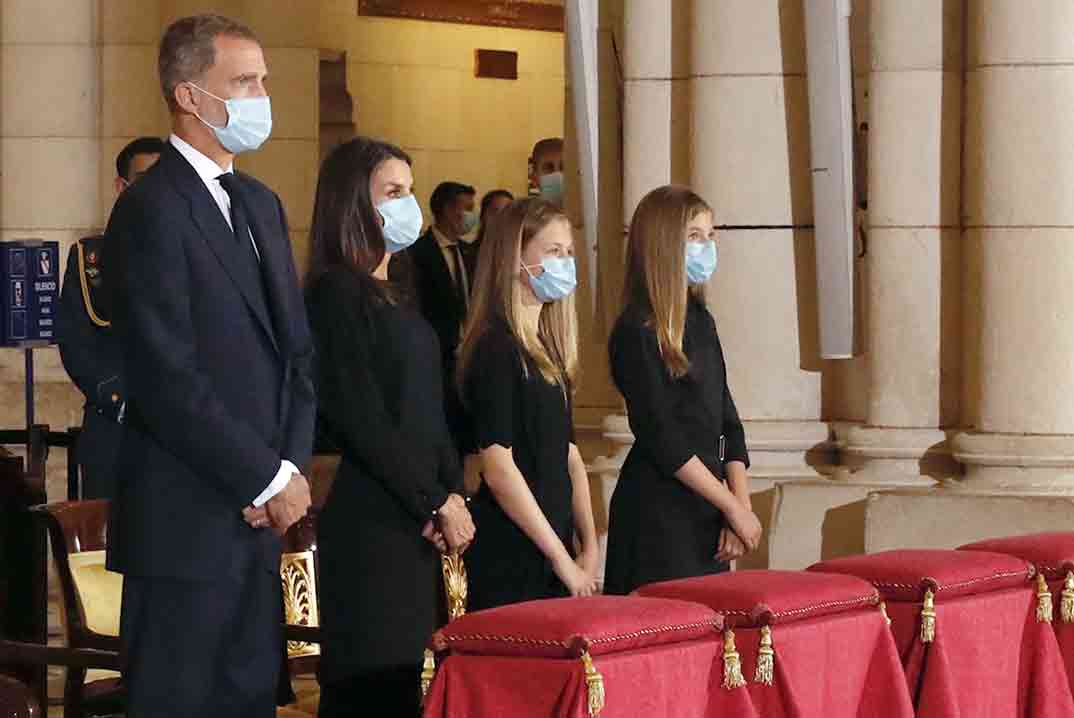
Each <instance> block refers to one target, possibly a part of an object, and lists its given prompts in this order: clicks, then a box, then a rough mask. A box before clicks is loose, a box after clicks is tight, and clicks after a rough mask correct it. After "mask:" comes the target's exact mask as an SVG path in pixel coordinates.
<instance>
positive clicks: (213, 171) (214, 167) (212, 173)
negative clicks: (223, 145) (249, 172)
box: [168, 134, 234, 185]
mask: <svg viewBox="0 0 1074 718" xmlns="http://www.w3.org/2000/svg"><path fill="white" fill-rule="evenodd" d="M168 141H169V142H171V143H172V147H174V148H175V149H177V150H179V154H181V155H182V156H183V158H184V159H186V161H187V162H189V163H190V166H191V167H193V168H194V171H195V172H197V173H198V176H199V177H201V181H202V182H204V183H205V184H206V185H208V184H209V183H210V182H214V181H215V180H216V178H217V177H219V176H220V175H222V174H224V173H226V172H232V171H234V163H231V164H228V166H227V169H223V170H222V169H220V165H218V164H216V163H215V162H213V161H212V160H211V159H209V158H208V157H206V156H205V155H204V154H202V153H201V151H200V150H197V149H195V148H194V146H193V145H191V144H190V143H189V142H187V141H186V140H184V139H183V138H181V137H179V136H178V135H174V134H173V135H172V136H171V137H169V138H168Z"/></svg>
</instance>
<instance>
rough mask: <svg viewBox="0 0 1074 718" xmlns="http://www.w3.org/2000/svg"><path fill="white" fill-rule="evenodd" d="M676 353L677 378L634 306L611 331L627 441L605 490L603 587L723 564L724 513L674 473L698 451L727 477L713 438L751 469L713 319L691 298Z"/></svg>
mask: <svg viewBox="0 0 1074 718" xmlns="http://www.w3.org/2000/svg"><path fill="white" fill-rule="evenodd" d="M683 350H684V351H685V353H686V356H687V358H688V359H689V360H690V371H689V372H688V373H687V374H686V375H685V376H683V377H682V378H680V379H677V380H675V379H672V378H671V375H670V373H668V370H667V369H666V368H665V365H664V362H663V359H662V358H661V356H660V350H659V346H658V344H657V339H656V332H655V331H654V330H653V329H652V328H650V327H649V326H647V318H646V316H644V315H643V313H642V312H641V311H639V310H638V309H637V308H634V307H629V308H628V309H627V310H626V311H625V312H624V313H623V315H622V316H620V317H619V320H618V322H617V323H616V326H615V329H614V330H613V331H612V336H611V340H610V342H609V355H610V359H611V368H612V376H613V378H614V380H615V384H616V386H617V387H618V388H619V391H620V392H621V393H622V394H623V396H624V397H625V398H626V404H627V413H628V414H629V418H630V428H631V430H632V431H633V432H634V446H633V447H631V449H630V453H629V455H628V456H627V459H626V462H625V463H624V464H623V469H622V471H621V472H620V474H619V483H618V484H617V485H616V488H615V493H614V494H613V495H612V502H611V511H610V515H609V517H608V527H609V531H608V559H607V565H606V568H605V579H604V592H605V593H610V594H627V593H630V592H631V591H633V590H634V589H636V588H638V587H639V586H643V585H645V584H647V583H652V582H654V581H664V580H670V579H675V578H685V577H687V576H700V575H704V574H710V573H718V572H720V571H724V570H726V568H727V564H726V563H723V562H717V561H716V560H715V558H714V556H715V554H716V549H717V542H718V540H719V532H720V530H721V529H722V528H723V526H724V517H723V514H722V513H720V511H719V510H717V509H716V508H715V507H714V506H712V505H711V504H710V503H709V502H708V501H706V500H705V499H703V498H702V497H701V496H699V495H697V494H696V493H694V491H693V490H692V489H690V488H689V487H688V486H686V484H684V483H682V482H681V481H680V480H679V479H677V478H676V477H675V472H676V471H678V470H679V469H680V468H681V467H682V466H683V465H684V464H685V463H686V462H687V461H689V460H690V458H691V457H693V456H697V457H698V458H699V459H700V460H701V461H702V462H704V464H705V466H707V467H708V468H709V470H710V471H712V473H713V475H714V476H716V477H718V478H719V479H720V480H721V481H725V480H726V477H725V475H724V467H723V462H721V461H720V459H719V446H720V437H721V435H722V436H723V437H724V446H725V451H724V461H742V462H744V463H745V464H746V465H747V466H748V465H749V456H748V455H747V453H746V438H745V433H744V432H743V430H742V422H741V420H740V419H739V418H738V411H737V410H736V409H735V402H734V400H733V399H732V398H731V392H730V390H729V389H728V388H727V370H726V367H725V366H724V359H723V350H722V348H721V347H720V339H719V336H718V335H717V333H716V324H715V322H713V320H712V316H711V315H710V314H709V312H708V310H707V309H706V308H705V307H704V305H703V304H701V303H700V302H698V301H696V300H694V299H692V298H691V299H690V300H689V307H688V309H687V314H686V331H685V336H684V338H683Z"/></svg>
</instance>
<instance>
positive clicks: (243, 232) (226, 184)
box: [216, 172, 276, 325]
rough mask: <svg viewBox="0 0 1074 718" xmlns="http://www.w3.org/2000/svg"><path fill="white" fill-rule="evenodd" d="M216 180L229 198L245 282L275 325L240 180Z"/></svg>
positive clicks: (269, 284) (267, 283) (231, 176)
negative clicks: (255, 294) (255, 292)
mask: <svg viewBox="0 0 1074 718" xmlns="http://www.w3.org/2000/svg"><path fill="white" fill-rule="evenodd" d="M216 179H217V181H219V182H220V186H221V187H223V188H224V191H225V192H227V194H228V197H230V198H231V229H232V230H233V231H234V233H235V241H236V242H238V243H239V247H238V249H239V256H241V257H242V258H243V261H242V262H241V265H242V271H243V272H245V273H246V275H247V281H249V282H250V283H251V284H252V286H253V287H256V290H255V291H257V292H258V294H260V296H261V300H262V301H264V302H265V305H266V309H268V312H269V315H270V321H271V322H273V324H274V325H275V323H276V312H275V307H274V304H275V302H273V301H270V298H271V297H272V294H273V292H272V281H271V278H270V277H268V276H267V270H268V267H267V266H266V265H265V263H264V262H262V261H261V258H260V256H258V253H257V252H258V250H257V249H256V248H255V246H254V235H253V233H252V232H251V231H250V223H249V222H248V221H247V219H246V217H247V212H246V205H245V203H244V202H243V199H242V197H243V195H242V189H241V187H240V184H239V183H240V182H241V180H239V178H238V177H236V176H235V174H234V173H232V172H226V173H224V174H222V175H220V176H219V177H217V178H216ZM266 292H267V294H266Z"/></svg>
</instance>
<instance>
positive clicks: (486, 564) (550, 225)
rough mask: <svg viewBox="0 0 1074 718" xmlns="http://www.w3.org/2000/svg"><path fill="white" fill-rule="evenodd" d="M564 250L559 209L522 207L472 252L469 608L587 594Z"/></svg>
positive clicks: (502, 218)
mask: <svg viewBox="0 0 1074 718" xmlns="http://www.w3.org/2000/svg"><path fill="white" fill-rule="evenodd" d="M573 246H574V244H573V239H572V238H571V228H570V223H569V222H568V221H567V218H566V216H565V215H564V214H563V213H562V212H561V211H560V210H559V209H557V208H556V207H554V206H553V205H551V204H549V203H548V202H545V201H543V200H538V199H524V200H519V201H516V202H513V203H512V204H510V205H508V206H507V207H506V208H505V209H503V210H501V211H500V212H499V213H497V214H495V215H493V217H492V219H491V221H490V222H489V227H488V232H487V233H486V234H485V239H484V243H483V244H482V247H481V255H480V257H479V259H478V268H477V278H476V283H475V287H474V299H473V301H472V302H471V304H470V317H469V320H468V322H467V325H466V331H465V333H464V337H463V341H462V346H461V349H460V355H459V365H458V378H459V384H460V387H461V392H462V397H463V402H464V404H465V405H466V408H467V409H468V410H469V412H470V416H471V419H472V421H473V425H474V436H475V438H476V440H477V444H478V448H479V449H480V450H481V460H482V465H483V476H484V483H483V484H482V486H481V489H480V490H479V491H478V494H477V496H476V497H475V499H474V503H473V505H472V510H473V514H474V523H475V524H476V525H477V529H478V532H479V534H480V538H479V539H478V540H477V541H476V542H475V543H474V546H473V548H472V549H471V551H470V553H469V554H467V563H466V565H467V570H468V572H469V577H470V591H469V603H470V608H471V609H472V610H478V609H482V608H491V607H493V606H500V605H504V604H508V603H517V602H519V601H528V600H533V599H540V598H550V597H553V596H560V595H567V594H571V595H582V596H584V595H589V594H591V593H592V592H593V589H594V580H595V575H596V567H597V537H596V529H595V527H594V523H593V509H592V506H591V505H590V502H589V481H588V478H587V477H586V471H585V464H584V463H583V462H582V458H581V455H580V454H579V453H578V447H577V446H575V444H574V436H573V434H574V432H573V423H572V420H571V378H572V376H573V375H574V370H575V366H576V364H577V356H578V351H577V323H576V319H575V313H574V300H573V297H572V292H573V290H574V286H575V275H574V257H573V255H572V252H573ZM575 535H577V537H578V539H579V543H580V545H581V550H580V552H579V553H578V557H577V559H575V557H574V537H575Z"/></svg>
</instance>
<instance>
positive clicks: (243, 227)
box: [216, 172, 260, 263]
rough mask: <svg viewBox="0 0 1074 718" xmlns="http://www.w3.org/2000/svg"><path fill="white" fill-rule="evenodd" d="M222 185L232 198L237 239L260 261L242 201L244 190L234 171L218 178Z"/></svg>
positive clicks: (232, 226)
mask: <svg viewBox="0 0 1074 718" xmlns="http://www.w3.org/2000/svg"><path fill="white" fill-rule="evenodd" d="M216 179H217V181H218V182H220V186H221V187H223V188H224V191H225V192H227V194H228V197H230V198H231V230H232V231H233V232H234V233H235V241H236V242H238V243H239V245H240V246H241V247H243V248H245V249H246V250H247V252H248V253H249V255H250V256H251V257H252V258H253V260H254V261H255V262H258V263H259V262H260V259H259V258H258V256H257V250H256V249H255V248H254V239H253V233H251V232H250V223H249V222H248V221H247V219H246V207H245V206H244V205H243V202H242V192H241V190H239V179H238V178H237V177H236V176H235V173H233V172H225V173H224V174H222V175H220V176H219V177H217V178H216Z"/></svg>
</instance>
